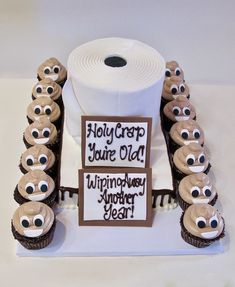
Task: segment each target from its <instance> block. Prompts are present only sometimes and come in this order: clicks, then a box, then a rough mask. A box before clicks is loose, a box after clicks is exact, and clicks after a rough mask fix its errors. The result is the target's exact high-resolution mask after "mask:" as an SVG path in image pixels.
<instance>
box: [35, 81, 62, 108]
mask: <svg viewBox="0 0 235 287" xmlns="http://www.w3.org/2000/svg"><path fill="white" fill-rule="evenodd" d="M41 97H48V98H51V99H52V100H53V101H55V102H56V103H57V104H58V105H59V106H60V107H63V101H62V89H61V87H60V86H59V85H58V84H57V83H56V82H54V81H52V80H51V79H43V80H41V81H40V82H38V83H37V84H36V85H35V86H34V87H33V91H32V99H33V100H35V99H37V98H41Z"/></svg>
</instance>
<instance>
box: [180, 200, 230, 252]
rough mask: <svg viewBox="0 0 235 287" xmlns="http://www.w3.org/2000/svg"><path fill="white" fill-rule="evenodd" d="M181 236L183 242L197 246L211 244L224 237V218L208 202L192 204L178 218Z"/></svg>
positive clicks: (201, 246)
mask: <svg viewBox="0 0 235 287" xmlns="http://www.w3.org/2000/svg"><path fill="white" fill-rule="evenodd" d="M180 225H181V236H182V238H183V239H184V241H185V242H187V243H188V244H191V245H193V246H195V247H198V248H203V247H207V246H209V245H211V244H212V243H214V242H216V241H218V240H219V239H221V238H223V237H224V228H225V224H224V219H223V217H222V216H221V214H220V213H219V212H218V210H217V209H216V208H215V207H213V206H211V205H209V204H192V205H190V206H189V207H188V208H187V209H186V210H185V211H184V212H183V214H182V216H181V219H180Z"/></svg>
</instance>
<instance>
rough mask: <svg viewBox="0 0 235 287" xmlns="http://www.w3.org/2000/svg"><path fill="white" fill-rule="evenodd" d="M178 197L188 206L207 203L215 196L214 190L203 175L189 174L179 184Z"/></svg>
mask: <svg viewBox="0 0 235 287" xmlns="http://www.w3.org/2000/svg"><path fill="white" fill-rule="evenodd" d="M179 195H180V197H181V198H182V199H183V200H184V201H185V202H187V203H188V204H198V203H209V202H211V201H212V200H213V199H214V198H215V196H216V190H215V188H214V187H213V185H212V182H211V180H210V178H209V176H208V175H206V174H205V173H198V174H191V175H188V176H186V177H184V178H183V179H182V180H181V181H180V184H179Z"/></svg>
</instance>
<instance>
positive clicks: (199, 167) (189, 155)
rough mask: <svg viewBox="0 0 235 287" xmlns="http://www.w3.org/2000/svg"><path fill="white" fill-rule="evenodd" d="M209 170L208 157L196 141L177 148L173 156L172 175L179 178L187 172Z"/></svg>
mask: <svg viewBox="0 0 235 287" xmlns="http://www.w3.org/2000/svg"><path fill="white" fill-rule="evenodd" d="M209 170H210V164H209V157H208V154H207V152H206V150H205V148H204V147H202V146H201V145H200V144H197V143H190V144H189V145H185V146H182V147H181V148H179V149H177V150H176V151H175V153H174V156H173V175H174V177H175V179H176V180H181V179H182V178H183V177H185V176H186V175H189V174H194V173H199V172H204V173H208V172H209Z"/></svg>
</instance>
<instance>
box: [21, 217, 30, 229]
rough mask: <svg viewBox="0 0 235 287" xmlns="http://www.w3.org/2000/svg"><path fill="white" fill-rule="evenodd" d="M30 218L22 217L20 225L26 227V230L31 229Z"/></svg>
mask: <svg viewBox="0 0 235 287" xmlns="http://www.w3.org/2000/svg"><path fill="white" fill-rule="evenodd" d="M29 222H30V221H29V218H28V217H27V216H25V215H23V216H21V217H20V224H21V225H22V226H23V227H24V228H28V227H29Z"/></svg>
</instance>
